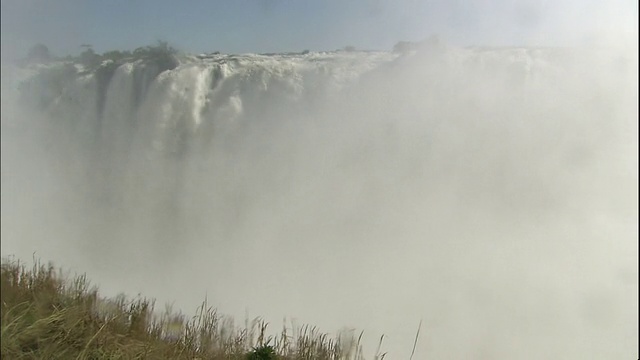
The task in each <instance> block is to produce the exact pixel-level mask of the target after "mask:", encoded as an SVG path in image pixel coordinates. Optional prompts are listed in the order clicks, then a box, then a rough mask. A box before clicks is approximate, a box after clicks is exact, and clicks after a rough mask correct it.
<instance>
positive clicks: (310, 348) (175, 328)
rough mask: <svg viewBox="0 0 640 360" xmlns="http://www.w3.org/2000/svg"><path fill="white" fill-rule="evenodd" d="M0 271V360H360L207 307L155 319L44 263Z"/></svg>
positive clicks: (349, 347)
mask: <svg viewBox="0 0 640 360" xmlns="http://www.w3.org/2000/svg"><path fill="white" fill-rule="evenodd" d="M1 269H2V274H1V289H0V290H1V292H0V302H1V314H0V315H1V318H2V326H1V328H2V330H1V331H2V345H1V349H0V358H2V359H189V360H193V359H201V360H204V359H242V360H275V359H278V360H294V359H320V360H323V359H354V360H360V359H362V358H363V357H362V349H361V345H360V338H359V337H358V338H357V339H356V338H353V337H351V338H347V339H346V340H345V339H344V337H338V338H337V339H332V338H330V337H328V336H327V334H323V333H320V332H319V331H318V330H317V329H316V328H314V327H309V326H305V327H303V328H302V329H300V330H299V331H297V332H295V333H293V331H290V330H288V329H287V328H284V329H283V330H282V332H281V333H280V334H279V335H277V336H267V335H266V329H267V324H266V323H265V322H263V321H262V320H260V319H254V320H253V321H251V322H247V324H246V325H245V327H244V328H236V327H235V326H234V325H233V321H232V320H231V319H229V318H225V317H223V316H220V315H219V314H218V313H217V312H216V310H215V309H213V308H211V307H208V306H207V304H206V301H205V302H204V303H203V304H202V306H200V307H199V308H198V310H197V313H196V316H194V317H193V318H190V319H187V318H186V317H185V316H184V315H182V314H176V313H174V312H172V310H171V309H170V308H167V309H166V310H165V311H164V313H162V314H160V315H159V314H158V313H157V312H155V311H154V303H153V301H149V300H147V299H144V298H136V299H127V298H126V297H124V296H122V295H121V296H118V297H116V298H111V299H105V298H101V297H100V296H99V295H98V290H97V289H96V288H95V287H91V286H90V285H89V282H88V281H87V279H86V277H85V276H79V277H75V278H73V279H72V280H69V279H67V278H66V277H65V276H63V274H62V272H61V271H56V269H55V268H54V267H53V266H52V265H51V264H49V265H46V266H45V265H42V264H41V263H39V262H36V263H35V265H33V266H32V267H30V268H27V267H25V265H23V264H21V263H20V262H18V261H14V260H6V259H5V260H3V261H2V267H1ZM290 332H291V333H290ZM341 339H342V341H341ZM376 357H377V356H376Z"/></svg>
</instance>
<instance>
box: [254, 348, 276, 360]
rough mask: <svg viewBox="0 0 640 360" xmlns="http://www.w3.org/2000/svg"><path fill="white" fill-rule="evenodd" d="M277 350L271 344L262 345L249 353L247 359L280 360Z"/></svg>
mask: <svg viewBox="0 0 640 360" xmlns="http://www.w3.org/2000/svg"><path fill="white" fill-rule="evenodd" d="M278 359H279V357H278V355H277V354H276V350H275V349H274V348H273V347H272V346H269V345H262V346H259V347H256V348H253V350H252V351H251V352H250V353H248V354H247V360H278Z"/></svg>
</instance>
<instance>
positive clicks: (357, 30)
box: [1, 0, 638, 58]
mask: <svg viewBox="0 0 640 360" xmlns="http://www.w3.org/2000/svg"><path fill="white" fill-rule="evenodd" d="M1 4H2V9H1V16H2V22H1V26H2V43H3V46H2V48H3V52H4V50H7V49H9V51H11V52H12V53H20V52H25V51H26V49H28V48H29V47H30V46H32V45H34V44H36V43H44V44H45V45H47V46H49V48H50V49H51V51H52V52H53V53H54V54H56V55H66V54H77V53H79V52H80V51H81V50H82V49H81V48H80V45H81V44H85V43H86V44H91V45H93V46H94V49H95V50H96V51H98V52H103V51H106V50H112V49H119V50H125V49H134V48H136V47H138V46H143V45H148V44H151V43H154V42H155V41H157V40H166V41H169V43H170V44H172V45H174V46H175V47H177V48H178V49H180V50H183V51H187V52H192V53H198V52H211V51H222V52H280V51H300V50H304V49H309V50H333V49H337V48H341V47H344V46H346V45H353V46H355V47H356V48H358V49H379V50H388V49H391V48H392V47H393V45H394V44H395V43H396V42H397V41H400V40H410V41H417V40H421V39H424V38H426V37H428V36H429V35H431V34H434V33H437V34H439V35H440V36H441V38H443V39H444V40H445V41H447V42H450V43H453V44H456V45H557V44H566V43H572V42H576V41H582V40H584V38H588V37H589V36H590V35H591V34H592V33H594V32H595V31H603V30H607V31H608V30H610V29H612V28H620V27H622V28H626V29H627V31H636V32H637V19H638V14H637V12H638V10H637V9H638V5H637V1H633V0H582V1H579V0H554V1H551V0H549V1H547V0H494V1H491V0H472V1H462V0H395V1H394V0H350V1H347V0H324V1H312V0H226V1H223V0H209V1H204V0H2V2H1ZM633 29H635V30H633ZM3 55H6V54H3ZM3 58H6V57H5V56H3Z"/></svg>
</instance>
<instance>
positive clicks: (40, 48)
mask: <svg viewBox="0 0 640 360" xmlns="http://www.w3.org/2000/svg"><path fill="white" fill-rule="evenodd" d="M51 59H52V56H51V53H50V52H49V48H48V47H46V46H45V45H43V44H37V45H35V46H33V47H32V48H31V49H29V53H28V54H27V62H28V63H31V64H42V63H46V62H49V61H51Z"/></svg>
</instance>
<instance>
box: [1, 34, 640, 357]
mask: <svg viewBox="0 0 640 360" xmlns="http://www.w3.org/2000/svg"><path fill="white" fill-rule="evenodd" d="M162 65H163V64H160V65H159V63H158V62H150V61H142V60H138V61H130V62H124V63H122V64H117V65H114V64H109V63H105V64H103V65H102V66H101V67H99V68H98V69H97V70H95V69H94V70H92V71H85V70H84V69H82V68H80V67H74V66H73V65H70V64H53V65H49V66H47V67H43V68H40V69H38V70H35V71H34V72H33V73H31V74H30V75H29V76H26V77H24V80H23V81H16V82H14V83H11V87H10V88H8V89H6V88H5V86H6V85H5V84H4V83H5V82H6V81H5V76H4V75H3V99H4V98H5V93H11V94H13V93H14V92H15V90H16V88H17V86H16V85H17V84H18V83H20V84H22V85H21V88H20V89H21V91H20V96H21V104H22V108H20V110H17V107H15V106H14V107H12V110H11V112H9V111H8V110H7V111H5V109H6V108H8V106H9V105H8V104H9V100H6V103H5V100H3V117H2V125H3V129H2V132H3V138H2V144H3V149H2V150H3V157H2V158H3V161H2V176H3V180H2V198H3V201H2V204H3V209H2V223H3V226H2V239H3V242H2V251H3V254H5V253H15V254H18V255H20V256H25V254H27V256H29V255H30V254H31V253H32V252H33V251H38V252H39V254H41V256H45V257H47V259H48V258H51V259H53V260H56V261H58V260H59V261H60V262H61V264H62V265H65V266H71V267H72V268H74V269H79V270H80V269H81V271H87V272H88V273H89V274H90V277H93V278H96V280H97V282H98V283H100V284H101V288H103V289H105V291H107V292H108V291H120V290H123V291H128V292H131V293H136V292H142V293H143V294H145V295H147V296H154V297H157V298H158V299H161V300H164V301H167V300H176V301H177V304H178V305H181V306H180V307H181V308H183V309H191V308H195V306H196V305H197V304H198V302H199V301H201V300H202V299H203V298H204V295H205V292H207V293H208V298H209V301H210V303H212V304H214V305H217V306H219V308H220V311H222V312H228V313H231V314H235V315H239V316H240V317H242V316H243V315H244V311H245V309H249V311H251V313H252V314H258V315H264V316H265V317H266V318H267V319H268V320H270V321H272V322H274V321H275V322H276V324H274V326H276V327H277V322H278V321H279V319H280V318H281V317H282V316H293V317H297V318H298V319H299V320H300V321H302V322H305V323H311V324H315V325H318V326H320V327H321V328H322V329H324V330H325V331H331V329H336V328H337V327H339V326H342V325H344V326H352V327H355V328H360V329H365V333H366V334H368V335H369V338H370V340H371V341H375V340H377V339H378V338H379V336H380V334H382V333H385V334H387V335H388V338H387V340H385V344H386V347H387V349H388V351H389V357H390V358H401V357H403V356H404V357H407V356H408V354H409V353H410V351H411V346H412V342H413V338H414V336H415V333H414V331H415V326H416V324H417V323H418V321H419V320H420V319H421V318H422V319H423V320H424V327H425V328H424V329H423V334H424V335H423V336H424V338H422V339H421V340H420V343H419V346H418V353H422V354H424V356H425V357H429V358H431V357H432V358H448V359H458V358H459V359H463V358H482V356H484V357H485V358H520V359H527V358H530V359H540V358H563V359H578V358H585V357H594V358H623V357H624V356H627V355H628V354H630V351H636V350H635V349H634V346H637V336H638V331H637V315H638V313H637V302H638V296H637V256H636V255H635V254H637V242H636V240H635V239H636V238H637V235H638V234H637V200H636V199H637V188H636V186H635V185H637V180H638V177H637V155H636V154H637V55H627V54H626V53H622V54H621V53H619V52H618V51H613V50H611V51H608V52H607V51H605V50H600V51H597V52H593V51H587V50H579V49H545V48H538V49H536V48H504V49H486V48H473V49H471V48H470V49H459V48H451V47H447V46H445V45H442V44H438V43H424V44H421V45H420V46H418V47H417V48H416V49H414V50H410V51H407V52H406V53H403V54H398V53H387V52H328V53H308V54H275V55H208V56H183V57H181V59H180V61H179V62H177V63H175V64H170V66H164V67H163V66H162ZM164 65H166V64H164ZM3 70H4V69H3ZM632 79H636V80H635V81H633V80H632ZM5 90H6V91H5ZM17 102H18V101H15V102H14V101H12V103H11V104H13V103H17ZM25 105H26V106H25ZM24 108H27V109H29V112H27V110H24ZM17 159H20V160H19V161H18V160H17ZM5 160H6V161H5ZM25 162H26V165H25ZM27 194H30V195H27ZM34 194H35V195H34ZM27 214H28V217H27V218H28V219H29V220H28V221H24V220H23V219H24V216H26V215H27ZM634 344H635V345H634ZM370 353H372V351H370Z"/></svg>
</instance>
